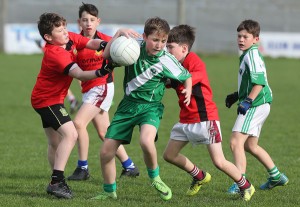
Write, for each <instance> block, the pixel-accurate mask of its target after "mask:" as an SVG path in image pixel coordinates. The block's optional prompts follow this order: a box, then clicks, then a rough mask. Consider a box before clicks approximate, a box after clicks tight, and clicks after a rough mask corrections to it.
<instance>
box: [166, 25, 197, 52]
mask: <svg viewBox="0 0 300 207" xmlns="http://www.w3.org/2000/svg"><path fill="white" fill-rule="evenodd" d="M172 42H175V43H177V44H187V45H188V47H189V51H190V50H191V48H192V46H193V44H194V42H195V28H194V27H191V26H189V25H186V24H181V25H178V26H175V27H173V28H172V29H171V31H170V33H169V37H168V43H172Z"/></svg>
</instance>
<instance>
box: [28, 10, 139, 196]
mask: <svg viewBox="0 0 300 207" xmlns="http://www.w3.org/2000/svg"><path fill="white" fill-rule="evenodd" d="M38 29H39V32H40V35H41V36H42V38H43V39H44V40H45V41H46V45H45V49H44V57H43V60H42V65H41V70H40V72H39V74H38V77H37V81H36V84H35V86H34V88H33V91H32V94H31V104H32V106H33V108H34V109H35V111H36V112H37V113H38V114H39V115H40V116H41V119H42V125H43V128H44V130H45V134H46V136H47V139H48V161H49V163H50V166H51V168H52V170H53V173H52V180H51V182H50V183H49V185H48V187H47V193H49V194H52V195H55V196H56V197H58V198H72V196H73V195H72V192H71V190H70V189H69V186H68V185H67V184H66V182H65V180H64V169H65V166H66V163H67V160H68V158H69V155H70V153H71V151H72V149H73V147H74V145H75V143H76V140H77V136H78V134H77V131H76V128H75V126H74V124H73V122H72V121H71V118H70V116H69V115H68V113H67V111H66V109H65V107H64V104H63V103H64V99H65V97H66V95H67V92H68V89H69V87H70V84H71V82H72V80H73V78H77V79H79V80H81V81H85V80H89V79H93V78H97V77H99V76H101V75H102V74H104V73H105V72H106V68H105V67H103V68H101V69H99V70H93V71H82V70H81V69H80V67H78V65H77V64H76V63H75V62H74V56H73V54H72V51H73V50H75V49H76V50H80V49H83V48H85V47H87V48H90V49H93V50H96V49H99V48H100V49H101V48H102V46H103V41H102V40H100V39H98V40H90V39H88V38H86V37H83V36H82V35H78V34H75V33H72V32H68V30H67V28H66V20H65V19H64V18H63V17H62V16H60V15H58V14H55V13H44V14H42V15H41V16H40V19H39V21H38ZM121 34H123V35H125V36H127V37H128V36H130V35H132V36H135V35H136V34H138V33H136V32H135V31H133V30H129V29H123V30H118V31H117V33H116V36H119V35H121ZM101 43H102V44H101Z"/></svg>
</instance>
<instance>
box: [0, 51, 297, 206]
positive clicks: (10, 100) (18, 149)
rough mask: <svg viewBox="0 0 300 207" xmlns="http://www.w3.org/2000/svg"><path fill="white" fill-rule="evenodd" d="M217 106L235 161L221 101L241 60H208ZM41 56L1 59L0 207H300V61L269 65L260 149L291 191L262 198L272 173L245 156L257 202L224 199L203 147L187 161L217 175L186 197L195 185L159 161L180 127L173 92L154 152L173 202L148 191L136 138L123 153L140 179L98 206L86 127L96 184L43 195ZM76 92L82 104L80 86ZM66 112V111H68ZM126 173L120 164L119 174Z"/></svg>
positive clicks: (230, 115) (94, 153) (124, 183)
mask: <svg viewBox="0 0 300 207" xmlns="http://www.w3.org/2000/svg"><path fill="white" fill-rule="evenodd" d="M203 60H204V61H205V62H206V65H207V69H208V73H209V78H210V82H211V85H212V88H213V91H214V100H215V101H216V103H217V105H218V107H219V114H220V118H221V127H222V134H223V150H224V153H225V156H226V157H227V159H229V160H232V155H231V152H230V149H229V137H230V134H231V128H232V126H233V123H234V121H235V116H236V109H235V108H233V109H230V110H229V109H227V108H226V107H225V106H224V98H225V97H226V95H227V94H228V93H231V92H233V91H235V90H236V87H237V66H238V58H237V56H225V55H224V56H203ZM40 62H41V55H31V56H26V55H24V56H23V55H4V54H0V63H1V70H0V71H1V76H0V81H1V84H2V86H1V99H0V107H1V110H0V117H1V119H0V121H1V124H0V137H1V139H0V152H1V164H0V204H1V206H68V207H69V206H72V207H73V206H145V207H146V206H147V207H149V206H180V207H181V206H259V207H261V206H298V205H299V203H300V199H299V192H300V187H299V186H300V182H299V176H298V174H299V166H300V156H299V149H300V140H299V133H298V131H297V129H298V126H299V123H298V122H299V118H298V113H299V102H300V98H299V92H300V90H299V88H300V87H299V84H298V78H299V77H300V70H299V60H295V59H266V65H267V69H268V78H269V83H270V85H271V88H272V90H273V93H274V102H273V104H272V110H271V114H270V116H269V118H268V119H267V121H266V123H265V125H264V127H263V130H262V134H261V139H260V144H261V145H262V146H263V147H265V148H266V149H267V151H268V152H269V153H270V155H271V156H272V158H273V159H274V161H275V163H276V165H277V166H278V167H279V170H281V171H283V172H285V173H286V175H287V176H288V177H289V179H290V182H289V184H288V186H287V187H278V188H275V189H273V190H272V191H261V190H259V189H258V188H259V185H260V184H261V183H263V182H265V180H266V178H267V173H266V170H265V169H264V167H263V166H262V165H261V164H260V163H258V162H257V161H256V160H255V159H254V158H253V157H250V156H248V169H247V176H248V178H249V179H250V181H251V182H252V183H253V184H254V186H255V187H256V189H257V192H256V193H255V195H254V197H253V199H252V200H251V201H250V202H248V203H245V202H243V201H241V200H240V199H237V197H234V196H230V195H228V194H226V190H227V188H228V187H229V186H230V185H231V184H232V180H231V179H230V178H228V177H227V176H226V175H225V174H223V173H222V172H220V171H219V170H217V169H216V168H215V167H214V166H213V164H212V163H211V161H210V158H209V155H208V152H207V150H206V147H205V146H199V147H196V148H193V147H192V146H190V145H188V146H187V147H186V148H185V149H184V150H183V153H184V154H185V155H187V156H188V157H189V158H190V159H191V160H192V161H194V162H195V163H196V164H197V165H198V166H199V167H201V168H203V169H205V170H207V171H209V172H210V174H211V175H212V182H211V183H210V184H208V185H207V186H204V187H203V188H202V189H201V192H200V193H199V194H198V195H197V196H194V197H186V196H185V195H184V194H185V191H186V189H187V188H188V186H189V184H190V181H191V180H190V177H189V176H188V174H187V173H185V172H183V171H181V170H179V169H177V168H176V167H174V166H172V165H170V164H168V163H166V162H165V161H164V160H163V159H162V153H163V150H164V148H165V146H166V144H167V142H168V139H169V133H170V130H171V128H172V126H173V124H174V123H176V122H177V120H178V112H179V109H178V105H177V97H176V95H175V92H174V91H172V90H168V91H166V94H165V97H164V99H163V102H164V104H165V113H164V117H163V120H162V122H161V127H160V130H159V141H158V142H157V152H158V160H159V165H160V167H161V177H162V178H163V180H164V181H165V182H166V183H167V184H168V185H169V186H170V187H171V188H172V190H173V198H172V200H170V201H168V202H163V201H162V200H160V199H159V197H158V196H157V195H156V192H155V190H154V189H152V188H151V187H150V183H149V179H148V176H147V172H146V169H145V165H144V163H143V159H142V152H141V149H140V147H139V140H138V133H137V130H135V132H134V137H133V141H132V144H131V145H128V146H126V149H127V151H128V154H129V155H130V156H131V158H132V159H133V160H134V162H135V163H136V164H137V166H138V167H139V168H140V171H141V175H140V177H138V178H137V179H123V180H118V182H117V184H118V197H119V199H118V200H116V201H105V202H104V201H95V200H89V198H91V197H93V196H95V195H97V193H98V192H101V191H102V177H101V172H100V164H99V148H100V146H101V142H100V141H99V138H98V137H97V135H96V131H95V130H94V129H93V127H92V126H89V132H90V143H91V144H90V151H89V167H90V171H91V174H92V177H91V179H90V180H88V181H87V182H69V184H70V186H71V188H72V190H73V192H74V194H75V198H74V199H71V200H59V199H56V198H53V197H51V196H49V195H47V194H46V192H45V188H46V186H47V184H48V182H49V180H50V175H51V170H50V168H49V165H48V162H47V152H46V151H47V141H46V137H45V135H44V131H43V129H42V127H41V121H40V118H39V116H38V114H37V113H36V112H35V111H34V110H33V109H32V107H31V104H30V94H31V90H32V87H33V85H34V83H35V79H36V76H37V74H38V72H39V68H40ZM115 79H116V83H115V84H116V90H117V91H116V95H115V105H114V106H113V107H112V109H111V116H112V115H113V113H114V111H115V109H116V106H117V104H118V102H119V101H120V99H121V98H122V94H123V92H122V90H121V88H122V84H121V83H122V79H123V77H122V69H117V70H116V78H115ZM72 89H73V91H74V92H75V93H76V95H77V96H78V97H80V91H79V86H78V84H77V82H76V81H74V82H73V84H72ZM66 106H68V104H67V103H66ZM76 162H77V151H76V148H74V150H73V152H72V154H71V157H70V159H69V162H68V164H67V167H66V170H65V175H66V176H68V175H70V174H71V173H72V172H73V170H74V168H75V166H76ZM120 172H121V166H120V164H119V163H118V162H117V174H118V175H119V174H120Z"/></svg>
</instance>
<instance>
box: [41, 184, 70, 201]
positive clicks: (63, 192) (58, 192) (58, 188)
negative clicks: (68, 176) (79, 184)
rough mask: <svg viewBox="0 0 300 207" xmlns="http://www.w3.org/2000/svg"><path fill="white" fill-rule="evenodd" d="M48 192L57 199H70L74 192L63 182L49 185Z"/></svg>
mask: <svg viewBox="0 0 300 207" xmlns="http://www.w3.org/2000/svg"><path fill="white" fill-rule="evenodd" d="M46 191H47V193H48V194H51V195H54V196H56V197H57V198H67V199H70V198H72V197H73V195H72V191H71V189H70V188H69V186H68V185H67V183H65V181H61V182H59V183H55V184H51V183H49V185H48V187H47V190H46Z"/></svg>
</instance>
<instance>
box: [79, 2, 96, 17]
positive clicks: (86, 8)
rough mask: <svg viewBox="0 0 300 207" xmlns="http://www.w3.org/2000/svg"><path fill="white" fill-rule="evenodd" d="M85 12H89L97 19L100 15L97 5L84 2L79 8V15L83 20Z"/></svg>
mask: <svg viewBox="0 0 300 207" xmlns="http://www.w3.org/2000/svg"><path fill="white" fill-rule="evenodd" d="M83 12H87V13H89V14H90V15H92V16H95V17H98V13H99V11H98V9H97V7H96V6H95V5H93V4H85V3H83V2H82V5H81V6H80V7H79V13H78V14H79V18H81V16H82V13H83Z"/></svg>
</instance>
